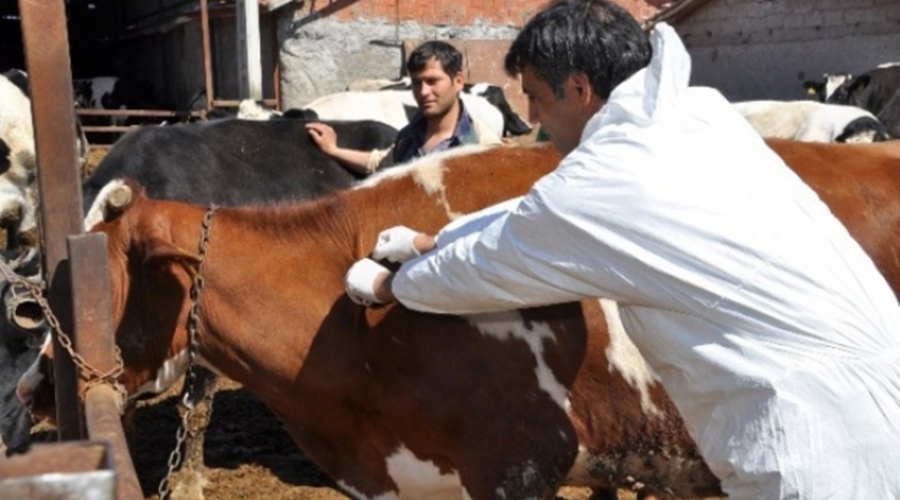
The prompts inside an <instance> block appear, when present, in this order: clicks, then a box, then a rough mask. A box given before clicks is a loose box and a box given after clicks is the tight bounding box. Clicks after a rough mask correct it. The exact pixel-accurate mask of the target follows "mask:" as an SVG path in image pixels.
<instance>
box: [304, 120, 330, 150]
mask: <svg viewBox="0 0 900 500" xmlns="http://www.w3.org/2000/svg"><path fill="white" fill-rule="evenodd" d="M306 130H307V131H309V136H310V137H312V140H313V142H315V143H316V145H317V146H319V149H321V150H322V152H323V153H325V154H327V155H333V154H334V153H335V152H336V151H337V149H338V145H337V133H335V131H334V129H333V128H331V127H330V126H328V125H325V124H324V123H307V124H306Z"/></svg>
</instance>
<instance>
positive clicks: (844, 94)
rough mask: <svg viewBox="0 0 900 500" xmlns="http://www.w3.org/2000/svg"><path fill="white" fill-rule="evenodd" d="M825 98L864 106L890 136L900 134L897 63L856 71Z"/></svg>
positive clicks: (831, 101)
mask: <svg viewBox="0 0 900 500" xmlns="http://www.w3.org/2000/svg"><path fill="white" fill-rule="evenodd" d="M826 102H829V103H833V104H849V105H851V106H857V107H859V108H862V109H865V110H867V111H869V112H870V113H872V114H873V115H875V116H876V117H877V118H878V119H879V120H880V121H881V123H883V124H884V126H885V127H886V128H887V131H888V133H889V134H890V135H891V137H894V138H900V66H897V65H894V64H888V65H886V66H882V67H878V68H875V69H873V70H871V71H867V72H865V73H863V74H861V75H857V76H855V77H853V78H852V79H850V80H849V81H847V82H844V84H843V85H841V86H840V87H838V88H837V90H835V91H834V93H833V94H832V95H831V96H830V97H828V99H827V101H826Z"/></svg>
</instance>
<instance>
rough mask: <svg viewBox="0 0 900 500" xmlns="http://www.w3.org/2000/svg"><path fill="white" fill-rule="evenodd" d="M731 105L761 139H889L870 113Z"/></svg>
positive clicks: (796, 105)
mask: <svg viewBox="0 0 900 500" xmlns="http://www.w3.org/2000/svg"><path fill="white" fill-rule="evenodd" d="M733 106H734V107H735V109H737V111H738V112H739V113H741V114H742V115H743V116H744V118H746V119H747V121H748V122H750V125H752V126H753V128H754V129H756V131H757V132H758V133H759V134H760V135H761V136H763V137H766V138H770V139H790V140H795V141H805V142H880V141H886V140H888V139H890V136H889V135H888V133H887V130H886V129H885V127H884V125H882V123H881V122H879V121H878V119H877V118H875V116H874V115H873V114H872V113H869V112H868V111H866V110H864V109H860V108H857V107H855V106H843V105H838V104H823V103H820V102H813V101H745V102H736V103H733Z"/></svg>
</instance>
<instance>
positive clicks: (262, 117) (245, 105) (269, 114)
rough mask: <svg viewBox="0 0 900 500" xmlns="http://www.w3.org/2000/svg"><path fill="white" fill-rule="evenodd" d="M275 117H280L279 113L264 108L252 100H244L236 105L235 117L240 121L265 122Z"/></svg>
mask: <svg viewBox="0 0 900 500" xmlns="http://www.w3.org/2000/svg"><path fill="white" fill-rule="evenodd" d="M276 116H281V112H280V111H275V110H274V109H268V108H265V107H263V106H262V105H260V103H258V102H256V101H254V100H253V99H244V100H242V101H241V102H240V104H238V113H237V117H238V118H240V119H241V120H255V121H266V120H271V119H272V118H273V117H276Z"/></svg>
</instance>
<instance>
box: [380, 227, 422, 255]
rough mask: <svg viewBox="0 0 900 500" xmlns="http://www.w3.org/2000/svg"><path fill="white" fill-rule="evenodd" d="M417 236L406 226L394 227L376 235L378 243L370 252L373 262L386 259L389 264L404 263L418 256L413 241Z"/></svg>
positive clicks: (416, 233) (416, 232) (415, 232)
mask: <svg viewBox="0 0 900 500" xmlns="http://www.w3.org/2000/svg"><path fill="white" fill-rule="evenodd" d="M418 234H419V232H418V231H414V230H412V229H410V228H408V227H406V226H394V227H392V228H390V229H385V230H384V231H382V232H380V233H378V243H376V244H375V250H372V258H373V259H375V260H381V259H387V260H388V261H390V262H400V263H402V262H406V261H408V260H409V259H412V258H413V257H418V256H419V251H418V250H416V246H415V245H414V244H413V240H414V239H415V237H416V236H417V235H418Z"/></svg>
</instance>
